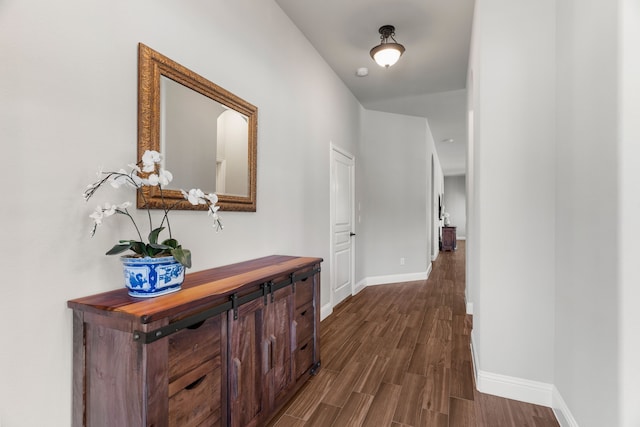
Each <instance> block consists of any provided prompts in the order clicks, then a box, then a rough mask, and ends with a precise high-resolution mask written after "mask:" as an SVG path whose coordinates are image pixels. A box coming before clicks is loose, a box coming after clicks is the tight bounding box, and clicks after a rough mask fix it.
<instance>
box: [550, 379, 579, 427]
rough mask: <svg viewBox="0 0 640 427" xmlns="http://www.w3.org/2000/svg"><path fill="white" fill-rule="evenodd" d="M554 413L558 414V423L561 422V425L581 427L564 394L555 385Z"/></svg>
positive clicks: (564, 426)
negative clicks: (563, 396)
mask: <svg viewBox="0 0 640 427" xmlns="http://www.w3.org/2000/svg"><path fill="white" fill-rule="evenodd" d="M552 399H553V405H552V408H553V413H554V414H555V415H556V418H557V419H558V423H560V426H561V427H579V426H578V422H577V421H576V419H575V418H573V414H572V413H571V411H570V410H569V407H568V406H567V404H566V403H565V401H564V399H563V398H562V395H560V391H558V389H557V388H556V386H553V395H552Z"/></svg>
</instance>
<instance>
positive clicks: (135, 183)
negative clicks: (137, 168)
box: [127, 174, 144, 189]
mask: <svg viewBox="0 0 640 427" xmlns="http://www.w3.org/2000/svg"><path fill="white" fill-rule="evenodd" d="M129 177H130V178H131V179H129V180H127V184H129V186H130V187H131V188H135V189H138V188H140V187H142V186H143V185H144V182H143V180H142V178H140V177H139V176H138V175H136V174H131V175H129Z"/></svg>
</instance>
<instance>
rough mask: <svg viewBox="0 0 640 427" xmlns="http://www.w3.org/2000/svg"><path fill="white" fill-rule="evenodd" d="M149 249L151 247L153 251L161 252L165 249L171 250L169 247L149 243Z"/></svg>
mask: <svg viewBox="0 0 640 427" xmlns="http://www.w3.org/2000/svg"><path fill="white" fill-rule="evenodd" d="M149 247H151V248H153V249H160V250H161V251H164V250H167V249H173V248H172V247H171V246H167V245H161V244H159V243H149Z"/></svg>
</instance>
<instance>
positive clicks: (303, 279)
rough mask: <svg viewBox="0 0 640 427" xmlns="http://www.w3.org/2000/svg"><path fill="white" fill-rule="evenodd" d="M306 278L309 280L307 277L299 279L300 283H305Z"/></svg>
mask: <svg viewBox="0 0 640 427" xmlns="http://www.w3.org/2000/svg"><path fill="white" fill-rule="evenodd" d="M308 278H309V276H307V277H305V278H302V279H300V281H301V282H306V281H307V279H308Z"/></svg>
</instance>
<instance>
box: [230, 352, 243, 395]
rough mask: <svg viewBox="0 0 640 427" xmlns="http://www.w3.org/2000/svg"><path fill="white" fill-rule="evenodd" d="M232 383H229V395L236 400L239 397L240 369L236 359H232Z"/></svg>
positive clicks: (238, 361)
mask: <svg viewBox="0 0 640 427" xmlns="http://www.w3.org/2000/svg"><path fill="white" fill-rule="evenodd" d="M233 368H234V369H233V374H234V375H233V382H232V383H231V394H232V395H233V399H234V400H237V399H238V396H239V395H240V369H241V362H240V360H239V359H238V358H236V357H234V358H233Z"/></svg>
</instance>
